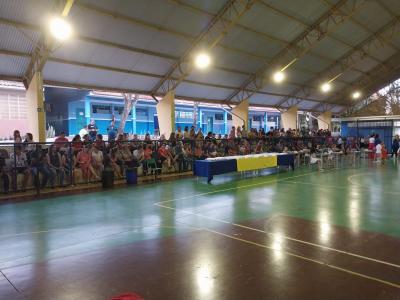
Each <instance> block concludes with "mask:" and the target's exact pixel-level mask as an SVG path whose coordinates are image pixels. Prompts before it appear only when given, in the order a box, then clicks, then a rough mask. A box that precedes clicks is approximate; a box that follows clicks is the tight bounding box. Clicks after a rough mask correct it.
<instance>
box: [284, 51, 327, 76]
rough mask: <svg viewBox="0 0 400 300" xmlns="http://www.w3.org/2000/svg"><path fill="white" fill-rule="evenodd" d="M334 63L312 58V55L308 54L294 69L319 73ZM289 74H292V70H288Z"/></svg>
mask: <svg viewBox="0 0 400 300" xmlns="http://www.w3.org/2000/svg"><path fill="white" fill-rule="evenodd" d="M331 64H332V62H330V61H328V60H325V59H321V58H319V57H316V56H312V55H310V54H306V55H304V56H303V57H301V58H300V59H299V60H298V61H297V62H296V63H295V65H293V67H298V68H299V69H305V70H309V71H312V72H314V73H319V72H321V71H322V70H324V69H326V68H327V67H328V66H330V65H331ZM288 72H290V68H289V69H288Z"/></svg>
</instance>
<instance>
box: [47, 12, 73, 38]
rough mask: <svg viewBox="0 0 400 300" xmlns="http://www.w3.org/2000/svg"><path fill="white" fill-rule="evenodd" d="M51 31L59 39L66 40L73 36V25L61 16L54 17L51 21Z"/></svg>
mask: <svg viewBox="0 0 400 300" xmlns="http://www.w3.org/2000/svg"><path fill="white" fill-rule="evenodd" d="M50 33H51V35H52V36H53V37H54V38H56V39H57V40H60V41H64V40H66V39H68V38H70V37H71V34H72V27H71V25H70V24H69V23H68V22H67V21H66V20H65V19H64V18H61V17H54V18H53V19H51V21H50Z"/></svg>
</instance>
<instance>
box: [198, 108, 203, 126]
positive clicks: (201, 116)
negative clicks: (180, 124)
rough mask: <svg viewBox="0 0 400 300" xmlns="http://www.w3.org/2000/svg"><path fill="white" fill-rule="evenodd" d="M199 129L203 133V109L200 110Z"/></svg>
mask: <svg viewBox="0 0 400 300" xmlns="http://www.w3.org/2000/svg"><path fill="white" fill-rule="evenodd" d="M199 128H201V131H203V114H202V113H201V108H199Z"/></svg>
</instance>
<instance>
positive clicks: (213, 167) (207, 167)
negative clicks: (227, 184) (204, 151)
mask: <svg viewBox="0 0 400 300" xmlns="http://www.w3.org/2000/svg"><path fill="white" fill-rule="evenodd" d="M236 171H237V168H236V159H224V160H216V161H210V160H196V161H195V163H194V175H196V176H201V177H207V178H208V181H210V180H211V179H212V177H213V176H214V175H219V174H225V173H230V172H236Z"/></svg>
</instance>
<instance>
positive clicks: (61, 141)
mask: <svg viewBox="0 0 400 300" xmlns="http://www.w3.org/2000/svg"><path fill="white" fill-rule="evenodd" d="M54 142H55V145H56V149H57V150H59V149H60V148H65V147H66V144H67V143H68V142H69V141H68V139H67V138H66V137H65V132H64V131H62V132H61V133H60V135H59V136H58V137H57V138H56V139H55V140H54Z"/></svg>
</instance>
